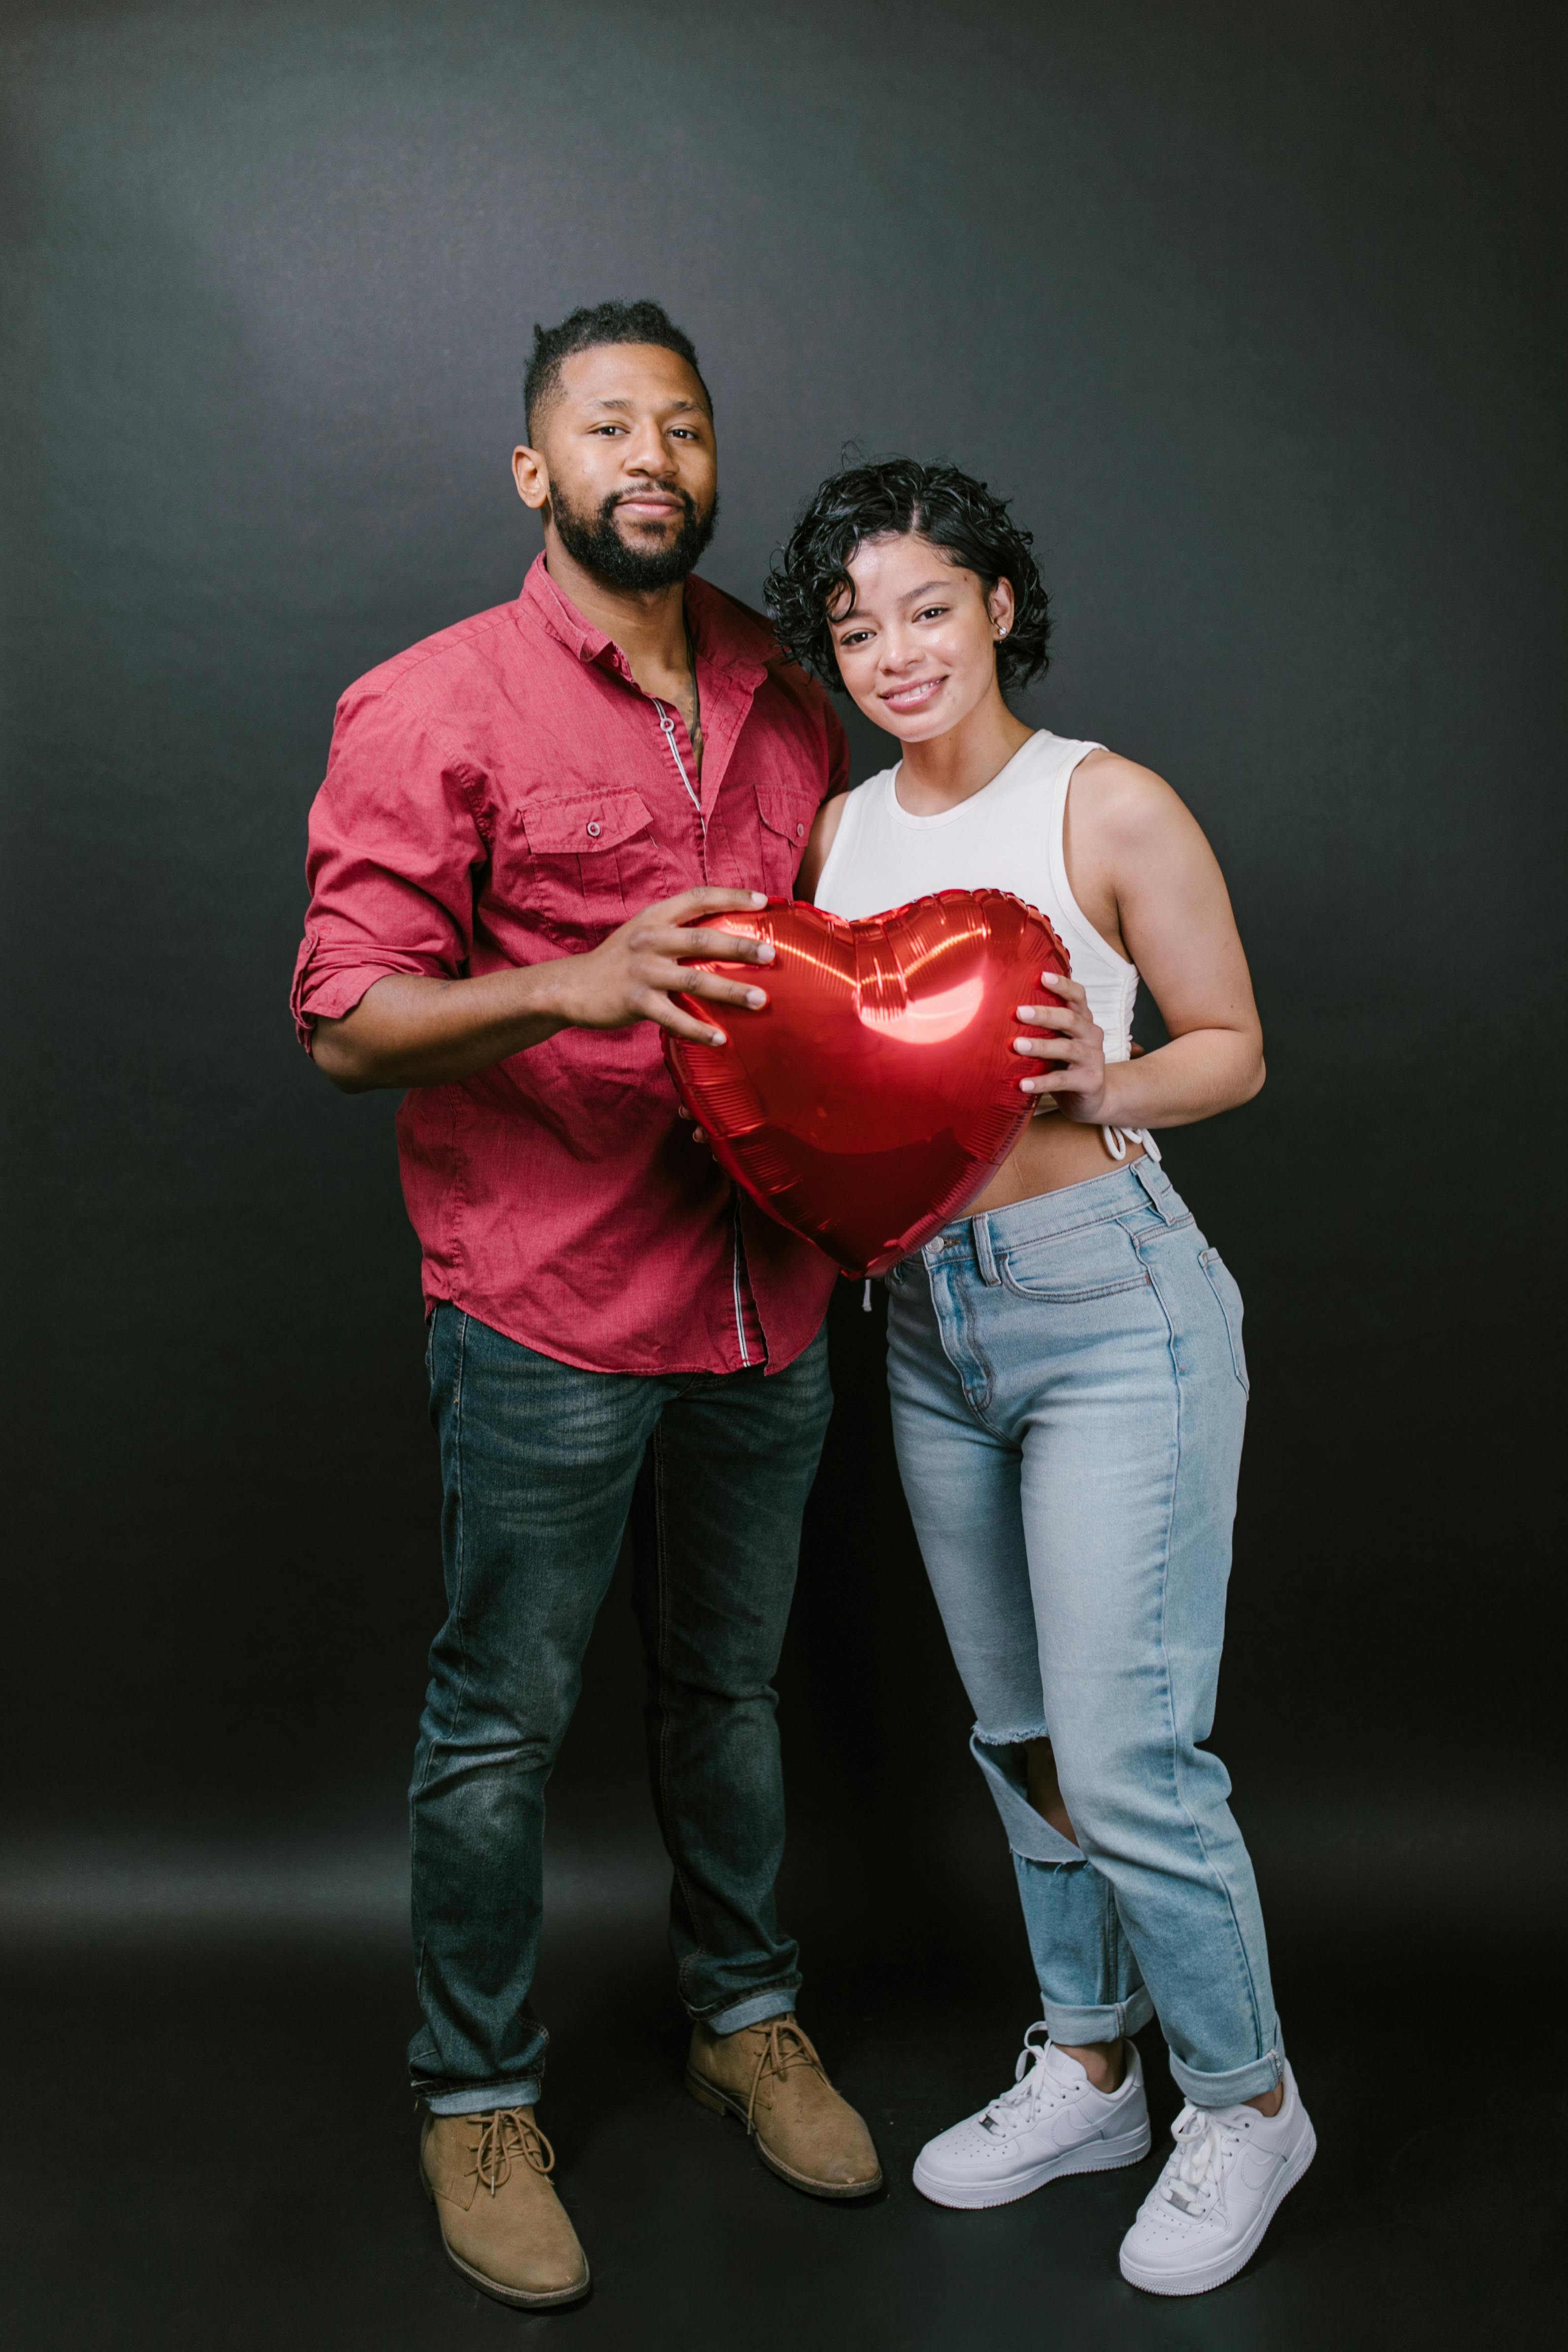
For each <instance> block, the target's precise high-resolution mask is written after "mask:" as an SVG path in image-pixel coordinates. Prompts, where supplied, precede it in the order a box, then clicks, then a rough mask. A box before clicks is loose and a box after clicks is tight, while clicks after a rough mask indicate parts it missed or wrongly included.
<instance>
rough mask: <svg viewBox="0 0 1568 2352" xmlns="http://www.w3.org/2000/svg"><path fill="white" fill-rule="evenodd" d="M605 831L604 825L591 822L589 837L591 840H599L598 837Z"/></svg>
mask: <svg viewBox="0 0 1568 2352" xmlns="http://www.w3.org/2000/svg"><path fill="white" fill-rule="evenodd" d="M603 831H604V827H603V826H602V825H599V824H591V825H590V826H589V827H588V838H589V840H590V841H597V840H598V838H599V835H600V834H601V833H602V832H603Z"/></svg>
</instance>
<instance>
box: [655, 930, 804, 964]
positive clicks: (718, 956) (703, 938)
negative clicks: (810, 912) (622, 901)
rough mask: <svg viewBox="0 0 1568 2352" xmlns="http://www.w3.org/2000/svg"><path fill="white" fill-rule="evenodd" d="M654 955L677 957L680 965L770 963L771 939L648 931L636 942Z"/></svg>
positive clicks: (736, 934) (735, 934) (735, 933)
mask: <svg viewBox="0 0 1568 2352" xmlns="http://www.w3.org/2000/svg"><path fill="white" fill-rule="evenodd" d="M637 945H638V946H639V947H640V948H643V949H644V950H648V949H651V950H652V951H653V953H654V954H655V955H662V956H669V957H671V958H672V959H673V958H675V957H679V960H680V961H681V962H682V963H685V962H688V961H690V962H692V963H772V961H773V941H772V940H752V939H748V938H747V937H746V936H745V935H744V934H743V933H742V932H741V931H683V930H678V929H670V930H658V931H649V932H647V934H646V935H645V937H643V938H642V939H640V940H638V941H637Z"/></svg>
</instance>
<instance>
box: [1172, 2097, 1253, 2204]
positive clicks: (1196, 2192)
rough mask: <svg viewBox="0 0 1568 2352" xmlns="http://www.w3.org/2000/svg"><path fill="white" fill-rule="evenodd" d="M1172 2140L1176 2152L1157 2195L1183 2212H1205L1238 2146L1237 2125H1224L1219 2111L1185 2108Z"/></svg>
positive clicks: (1211, 2202) (1177, 2118)
mask: <svg viewBox="0 0 1568 2352" xmlns="http://www.w3.org/2000/svg"><path fill="white" fill-rule="evenodd" d="M1171 2137H1172V2138H1173V2140H1174V2141H1175V2143H1176V2152H1175V2154H1174V2156H1173V2157H1169V2158H1167V2159H1166V2163H1165V2169H1164V2171H1163V2173H1162V2174H1161V2176H1160V2182H1159V2189H1158V2194H1159V2195H1160V2196H1161V2197H1163V2199H1164V2200H1166V2202H1167V2203H1168V2204H1172V2205H1174V2206H1175V2207H1176V2208H1177V2209H1178V2210H1179V2211H1181V2212H1183V2213H1193V2214H1196V2213H1202V2212H1205V2211H1206V2210H1208V2208H1209V2207H1210V2206H1211V2205H1212V2204H1213V2203H1214V2201H1215V2198H1216V2197H1217V2196H1218V2195H1219V2183H1220V2176H1221V2174H1222V2173H1223V2172H1224V2171H1225V2168H1226V2165H1227V2164H1228V2163H1229V2161H1230V2158H1231V2156H1232V2154H1233V2152H1234V2150H1235V2148H1236V2147H1237V2131H1236V2126H1234V2125H1227V2124H1226V2123H1224V2122H1223V2121H1222V2120H1221V2116H1220V2111H1219V2110H1218V2109H1217V2108H1215V2107H1184V2108H1183V2109H1182V2112H1181V2114H1180V2115H1179V2116H1177V2117H1176V2120H1175V2122H1174V2123H1173V2125H1172V2126H1171Z"/></svg>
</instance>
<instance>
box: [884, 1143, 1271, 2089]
mask: <svg viewBox="0 0 1568 2352" xmlns="http://www.w3.org/2000/svg"><path fill="white" fill-rule="evenodd" d="M888 1286H889V1313H888V1373H889V1387H890V1389H891V1392H892V1401H893V1429H894V1434H895V1436H896V1439H897V1442H898V1452H899V1468H900V1473H901V1475H902V1477H903V1483H904V1492H905V1494H906V1495H907V1496H908V1497H909V1504H910V1512H911V1514H912V1516H913V1518H914V1524H915V1531H916V1533H917V1535H918V1536H919V1538H920V1543H921V1551H922V1552H923V1554H924V1556H925V1563H926V1568H927V1570H928V1572H929V1574H930V1577H931V1585H932V1589H933V1590H934V1591H935V1594H936V1599H937V1605H938V1607H939V1608H940V1609H941V1611H942V1621H943V1623H944V1624H945V1625H946V1628H947V1636H948V1640H949V1641H950V1642H951V1643H952V1654H953V1657H954V1660H955V1661H956V1663H957V1665H958V1670H959V1673H960V1674H961V1675H962V1676H963V1683H964V1687H965V1689H966V1690H967V1691H968V1693H969V1699H970V1704H971V1705H972V1706H973V1709H974V1712H975V1716H976V1717H977V1718H978V1719H977V1721H976V1723H975V1727H974V1736H973V1742H972V1745H973V1752H974V1756H975V1759H976V1760H977V1761H978V1763H979V1765H980V1767H981V1769H982V1770H983V1771H984V1775H985V1778H986V1780H987V1781H988V1782H989V1784H990V1788H991V1793H992V1795H993V1796H994V1799H995V1801H996V1806H997V1810H998V1811H999V1812H1000V1813H1001V1816H1002V1820H1003V1823H1004V1825H1005V1829H1006V1832H1007V1838H1008V1843H1009V1844H1010V1845H1011V1847H1012V1850H1013V1857H1014V1866H1015V1869H1016V1873H1017V1877H1018V1886H1019V1892H1020V1894H1021V1895H1022V1897H1023V1905H1024V1915H1025V1918H1026V1923H1027V1927H1028V1934H1029V1942H1030V1947H1031V1949H1032V1951H1033V1955H1034V1960H1035V1968H1036V1972H1037V1976H1038V1978H1039V1982H1040V1992H1041V1995H1042V1998H1043V2000H1044V2004H1045V2008H1044V2014H1045V2018H1046V2022H1047V2025H1048V2027H1049V2029H1050V2032H1051V2035H1052V2037H1053V2039H1054V2040H1056V2041H1058V2042H1067V2043H1069V2044H1074V2043H1078V2044H1081V2043H1084V2042H1110V2041H1114V2040H1115V2039H1116V2037H1117V2036H1118V2035H1119V2034H1122V2033H1131V2032H1137V2030H1138V2028H1139V2027H1140V2026H1142V2025H1143V2024H1145V2023H1146V2022H1147V2021H1148V2020H1149V2018H1150V2017H1151V2016H1152V2015H1157V2016H1158V2018H1159V2020H1160V2024H1161V2027H1162V2030H1163V2033H1164V2036H1165V2040H1166V2042H1167V2043H1168V2044H1169V2047H1170V2052H1171V2071H1172V2073H1173V2074H1174V2076H1175V2078H1176V2081H1177V2083H1178V2084H1179V2085H1180V2087H1181V2089H1182V2091H1183V2093H1184V2095H1185V2096H1186V2097H1187V2098H1189V2099H1190V2100H1192V2102H1193V2103H1194V2105H1197V2106H1207V2107H1218V2106H1226V2105H1231V2104H1233V2103H1235V2102H1237V2101H1239V2100H1242V2099H1250V2098H1255V2097H1256V2096H1257V2095H1258V2093H1260V2092H1264V2091H1268V2090H1272V2089H1273V2087H1274V2085H1275V2084H1276V2083H1277V2082H1278V2081H1279V2078H1280V2065H1281V2056H1282V2044H1281V2042H1280V2036H1279V2024H1278V2021H1277V2020H1276V2018H1275V2014H1274V1999H1273V1994H1272V1991H1271V1990H1270V1986H1269V1980H1268V1951H1267V1948H1266V1946H1265V1943H1264V1936H1263V1918H1262V1914H1261V1912H1260V1910H1259V1907H1258V1888H1257V1885H1256V1884H1255V1882H1254V1878H1253V1872H1252V1864H1251V1862H1250V1860H1249V1859H1248V1856H1247V1848H1246V1846H1245V1845H1244V1844H1243V1843H1242V1839H1241V1832H1240V1831H1239V1830H1238V1829H1237V1825H1236V1823H1235V1822H1234V1821H1233V1820H1232V1818H1231V1814H1230V1809H1229V1806H1228V1804H1227V1803H1226V1799H1227V1798H1228V1796H1229V1794H1230V1780H1229V1776H1228V1774H1227V1773H1226V1769H1225V1767H1224V1765H1223V1764H1222V1763H1221V1762H1220V1760H1219V1758H1218V1757H1217V1756H1215V1755H1213V1754H1211V1753H1210V1752H1209V1750H1208V1749H1207V1748H1205V1747H1203V1746H1202V1745H1200V1743H1201V1742H1202V1741H1204V1740H1206V1738H1208V1735H1209V1731H1210V1729H1211V1727H1212V1726H1213V1721H1214V1708H1215V1687H1216V1684H1217V1680H1218V1675H1219V1656H1220V1643H1221V1641H1222V1638H1223V1634H1224V1630H1225V1591H1226V1580H1227V1578H1228V1576H1229V1572H1230V1535H1231V1522H1232V1519H1233V1517H1235V1512H1236V1483H1237V1471H1238V1469H1239V1466H1240V1462H1241V1440H1242V1428H1243V1423H1244V1422H1245V1419H1246V1413H1247V1362H1246V1359H1245V1357H1244V1356H1243V1354H1242V1346H1241V1297H1240V1294H1239V1292H1238V1291H1237V1286H1236V1284H1235V1283H1234V1281H1233V1280H1232V1279H1231V1276H1230V1275H1229V1274H1228V1273H1227V1271H1226V1267H1225V1266H1224V1265H1223V1264H1222V1263H1221V1261H1220V1258H1219V1256H1218V1255H1217V1254H1216V1253H1215V1251H1214V1250H1212V1249H1210V1248H1209V1247H1208V1245H1207V1244H1206V1243H1205V1240H1204V1237H1203V1235H1202V1234H1201V1233H1199V1231H1198V1229H1197V1227H1196V1225H1195V1224H1194V1223H1193V1219H1192V1215H1191V1213H1190V1212H1189V1211H1188V1210H1187V1209H1186V1207H1185V1206H1184V1203H1183V1202H1182V1201H1181V1199H1180V1197H1179V1196H1178V1194H1177V1193H1176V1192H1175V1191H1174V1190H1173V1187H1172V1184H1171V1181H1170V1179H1169V1178H1168V1177H1167V1176H1166V1175H1165V1174H1164V1172H1163V1170H1161V1169H1160V1168H1159V1167H1158V1166H1157V1165H1156V1164H1155V1163H1154V1162H1153V1161H1152V1160H1138V1161H1136V1162H1135V1163H1134V1164H1133V1165H1132V1166H1131V1168H1123V1169H1119V1170H1117V1171H1116V1172H1115V1173H1114V1174H1111V1175H1106V1176H1097V1177H1094V1178H1093V1179H1091V1180H1090V1181H1089V1182H1088V1183H1083V1184H1073V1185H1069V1186H1068V1187H1067V1188H1066V1189H1065V1190H1063V1191H1061V1192H1047V1193H1043V1194H1041V1195H1040V1196H1039V1197H1038V1198H1037V1199H1035V1200H1032V1201H1023V1202H1017V1203H1016V1205H1015V1206H1013V1207H1012V1208H1007V1209H997V1210H993V1211H991V1212H989V1213H987V1214H985V1215H984V1216H977V1217H973V1218H966V1219H964V1220H963V1221H962V1222H961V1223H956V1224H952V1225H949V1226H948V1227H947V1228H946V1229H945V1231H944V1232H942V1234H939V1235H938V1236H937V1237H936V1239H935V1240H933V1241H931V1242H928V1243H927V1244H926V1245H925V1248H924V1249H923V1250H922V1251H921V1253H920V1254H919V1255H916V1256H913V1257H910V1258H907V1259H906V1260H905V1261H904V1263H903V1264H902V1265H900V1266H898V1267H896V1268H895V1269H894V1271H893V1272H892V1273H891V1274H890V1275H889V1277H888ZM1040 1738H1049V1739H1050V1741H1051V1744H1052V1748H1053V1751H1054V1754H1055V1758H1056V1766H1057V1773H1058V1780H1059V1781H1060V1783H1061V1790H1062V1797H1063V1800H1064V1801H1065V1803H1066V1806H1067V1810H1068V1816H1069V1818H1070V1820H1071V1822H1072V1825H1073V1828H1074V1830H1075V1831H1076V1832H1077V1835H1078V1840H1079V1843H1078V1844H1077V1845H1074V1844H1073V1843H1071V1842H1070V1841H1069V1840H1068V1839H1067V1838H1065V1837H1062V1836H1060V1835H1059V1834H1058V1832H1056V1831H1055V1830H1053V1829H1052V1828H1051V1827H1050V1825H1049V1824H1048V1823H1047V1822H1046V1821H1045V1820H1044V1819H1043V1818H1042V1817H1041V1815H1040V1814H1038V1813H1037V1812H1036V1811H1035V1810H1034V1808H1033V1806H1032V1805H1031V1804H1030V1803H1029V1801H1028V1799H1027V1796H1026V1777H1025V1766H1026V1758H1025V1753H1024V1748H1023V1743H1024V1742H1025V1741H1026V1740H1029V1739H1040Z"/></svg>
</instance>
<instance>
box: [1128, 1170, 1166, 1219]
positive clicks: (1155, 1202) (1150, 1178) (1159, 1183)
mask: <svg viewBox="0 0 1568 2352" xmlns="http://www.w3.org/2000/svg"><path fill="white" fill-rule="evenodd" d="M1132 1173H1133V1174H1134V1176H1136V1177H1137V1179H1138V1181H1139V1182H1140V1184H1142V1187H1143V1190H1144V1191H1145V1192H1147V1193H1148V1195H1149V1202H1150V1205H1151V1207H1152V1208H1155V1209H1157V1210H1158V1211H1159V1213H1160V1216H1161V1219H1162V1221H1163V1223H1165V1224H1167V1225H1168V1224H1169V1223H1171V1205H1170V1204H1171V1180H1170V1178H1169V1177H1168V1176H1167V1175H1165V1174H1164V1173H1163V1171H1162V1170H1161V1167H1160V1164H1159V1162H1158V1160H1134V1161H1133V1162H1132Z"/></svg>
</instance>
